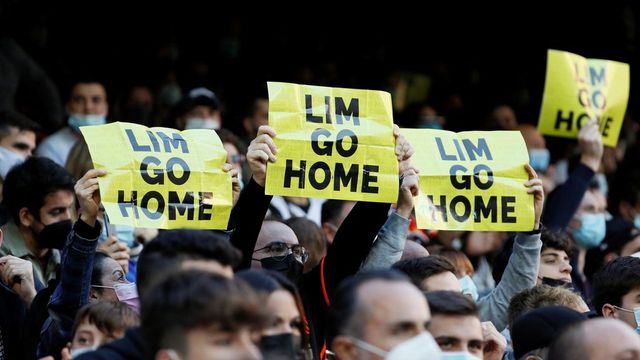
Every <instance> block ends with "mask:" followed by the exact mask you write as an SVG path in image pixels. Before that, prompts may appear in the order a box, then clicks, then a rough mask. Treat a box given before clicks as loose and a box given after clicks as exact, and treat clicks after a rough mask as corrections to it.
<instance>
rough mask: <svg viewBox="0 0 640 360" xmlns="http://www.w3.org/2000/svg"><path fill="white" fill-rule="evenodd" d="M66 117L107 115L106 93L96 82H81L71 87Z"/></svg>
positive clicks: (102, 86)
mask: <svg viewBox="0 0 640 360" xmlns="http://www.w3.org/2000/svg"><path fill="white" fill-rule="evenodd" d="M66 110H67V114H68V115H101V116H105V117H106V116H107V115H108V113H109V103H108V102H107V91H106V89H105V88H104V85H102V84H101V83H100V82H98V81H94V80H86V81H85V80H83V81H78V82H76V83H75V84H74V85H73V86H72V87H71V92H70V94H69V100H68V101H67V104H66Z"/></svg>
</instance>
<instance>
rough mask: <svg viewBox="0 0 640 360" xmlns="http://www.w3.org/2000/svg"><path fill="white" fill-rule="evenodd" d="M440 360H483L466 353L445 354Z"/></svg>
mask: <svg viewBox="0 0 640 360" xmlns="http://www.w3.org/2000/svg"><path fill="white" fill-rule="evenodd" d="M440 359H442V360H482V359H480V358H478V357H476V356H473V355H471V354H470V353H468V352H464V351H456V352H443V353H442V354H441V355H440Z"/></svg>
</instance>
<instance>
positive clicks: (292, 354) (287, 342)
mask: <svg viewBox="0 0 640 360" xmlns="http://www.w3.org/2000/svg"><path fill="white" fill-rule="evenodd" d="M297 343H298V345H297V347H296V341H295V339H294V336H293V334H290V333H285V334H278V335H271V336H263V337H262V338H261V339H260V352H262V356H263V358H264V359H265V360H285V359H286V360H290V359H298V358H299V357H298V354H299V352H300V341H297Z"/></svg>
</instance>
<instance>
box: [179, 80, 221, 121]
mask: <svg viewBox="0 0 640 360" xmlns="http://www.w3.org/2000/svg"><path fill="white" fill-rule="evenodd" d="M174 113H175V123H174V124H171V126H175V128H176V129H179V130H189V129H219V128H220V127H221V126H222V116H221V113H220V100H219V99H218V97H217V96H216V94H214V92H213V91H211V90H209V89H206V88H203V87H201V88H196V89H193V90H191V91H190V92H189V93H188V94H187V95H186V96H185V97H184V98H182V100H180V102H179V103H178V104H177V105H176V107H175V109H174Z"/></svg>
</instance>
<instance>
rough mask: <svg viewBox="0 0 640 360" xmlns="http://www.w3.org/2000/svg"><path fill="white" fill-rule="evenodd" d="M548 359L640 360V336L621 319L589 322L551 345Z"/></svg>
mask: <svg viewBox="0 0 640 360" xmlns="http://www.w3.org/2000/svg"><path fill="white" fill-rule="evenodd" d="M611 339H615V341H611ZM548 359H549V360H560V359H562V360H582V359H585V360H590V359H591V360H599V359H640V336H638V334H637V333H636V332H635V331H633V330H632V329H631V328H630V327H629V325H627V324H625V323H624V322H622V321H620V320H615V319H594V320H588V321H584V322H581V323H579V324H577V325H574V326H571V327H570V328H568V329H567V330H565V331H564V332H563V333H562V334H561V335H560V337H558V338H557V339H556V341H555V342H554V343H553V344H552V345H551V349H550V350H549V357H548Z"/></svg>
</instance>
